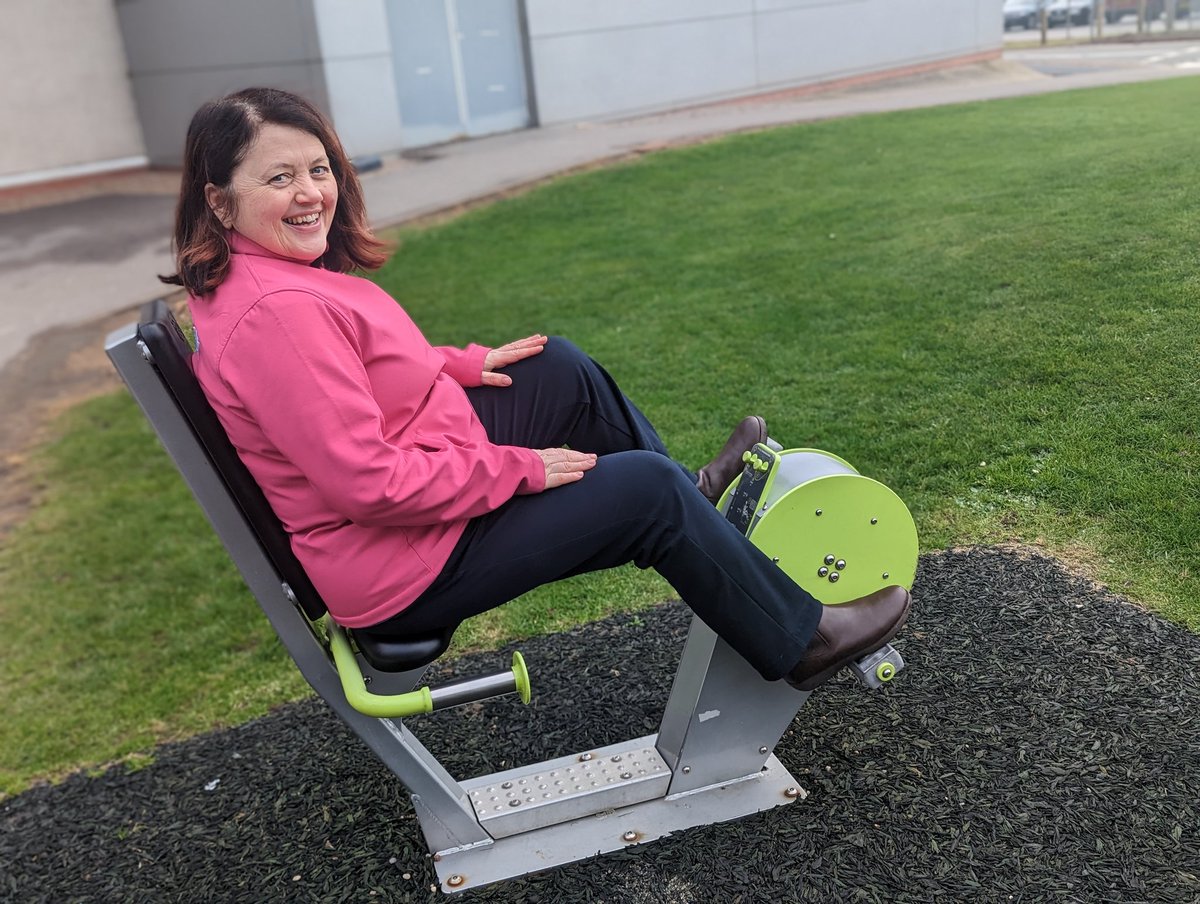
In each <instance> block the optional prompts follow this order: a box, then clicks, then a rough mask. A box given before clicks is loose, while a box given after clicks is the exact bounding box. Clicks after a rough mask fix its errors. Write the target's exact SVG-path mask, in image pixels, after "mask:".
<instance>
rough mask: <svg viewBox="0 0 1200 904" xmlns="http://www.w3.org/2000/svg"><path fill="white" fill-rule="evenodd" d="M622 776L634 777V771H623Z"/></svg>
mask: <svg viewBox="0 0 1200 904" xmlns="http://www.w3.org/2000/svg"><path fill="white" fill-rule="evenodd" d="M621 778H633V773H632V772H622V773H621Z"/></svg>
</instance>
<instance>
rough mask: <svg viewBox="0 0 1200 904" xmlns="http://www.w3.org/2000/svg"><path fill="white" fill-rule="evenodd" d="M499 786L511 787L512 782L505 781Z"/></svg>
mask: <svg viewBox="0 0 1200 904" xmlns="http://www.w3.org/2000/svg"><path fill="white" fill-rule="evenodd" d="M500 787H501V788H511V787H512V782H505V783H504V784H502V785H501V786H500Z"/></svg>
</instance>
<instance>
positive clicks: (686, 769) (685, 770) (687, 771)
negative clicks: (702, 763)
mask: <svg viewBox="0 0 1200 904" xmlns="http://www.w3.org/2000/svg"><path fill="white" fill-rule="evenodd" d="M683 774H684V775H691V774H692V767H691V766H684V767H683Z"/></svg>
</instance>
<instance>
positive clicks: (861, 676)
mask: <svg viewBox="0 0 1200 904" xmlns="http://www.w3.org/2000/svg"><path fill="white" fill-rule="evenodd" d="M903 669H904V657H903V656H901V655H900V651H899V650H897V649H896V648H895V647H893V646H892V645H891V644H890V643H889V644H884V645H883V646H882V647H880V648H879V649H878V650H876V651H875V652H874V653H868V654H867V655H866V656H864V657H862V658H861V659H859V660H856V661H855V662H852V663H851V664H850V671H852V672H853V673H854V677H855V678H857V679H858V680H859V681H861V682H862V683H863V684H865V685H866V686H867V687H869V688H873V689H874V688H881V687H883V686H884V685H885V684H887V682H889V681H891V680H892V679H893V678H895V677H896V676H897V675H899V674H900V672H901V671H903Z"/></svg>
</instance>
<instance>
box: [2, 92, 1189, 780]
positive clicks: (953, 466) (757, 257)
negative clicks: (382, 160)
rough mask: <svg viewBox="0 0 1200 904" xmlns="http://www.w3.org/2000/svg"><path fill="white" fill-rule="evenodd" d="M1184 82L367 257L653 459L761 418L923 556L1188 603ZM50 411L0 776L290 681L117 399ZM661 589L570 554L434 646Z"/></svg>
mask: <svg viewBox="0 0 1200 904" xmlns="http://www.w3.org/2000/svg"><path fill="white" fill-rule="evenodd" d="M1198 100H1200V80H1198V79H1194V78H1189V79H1180V80H1176V81H1169V82H1154V83H1148V84H1143V85H1133V86H1125V87H1119V88H1110V89H1103V90H1095V91H1088V92H1075V93H1069V94H1055V95H1048V96H1044V97H1038V98H1029V99H1020V100H1011V101H997V102H991V103H986V104H975V105H967V106H958V107H949V108H941V109H934V110H927V111H916V112H905V113H899V114H893V115H883V116H868V117H861V118H856V119H849V120H839V121H831V122H824V123H819V124H813V125H804V126H799V127H795V128H788V129H780V130H777V131H772V132H769V133H763V134H757V135H750V136H742V137H736V138H731V139H728V140H722V141H718V142H714V143H711V144H707V145H704V146H700V147H695V148H690V149H686V150H681V151H673V152H669V153H663V154H658V155H654V156H651V157H648V158H644V159H642V160H641V161H639V162H637V163H634V164H629V165H622V166H619V167H616V168H614V169H611V170H607V171H602V172H592V173H588V174H585V175H581V176H577V177H573V178H569V179H563V180H561V181H559V182H555V183H553V184H551V185H548V186H546V187H544V188H541V189H539V190H537V191H534V192H532V193H530V194H528V195H525V196H522V197H518V198H515V199H512V200H508V201H505V202H502V203H498V204H495V205H493V206H491V207H488V208H485V209H482V210H478V211H476V212H474V213H472V214H469V215H467V216H465V217H463V218H461V219H459V220H456V221H454V222H451V223H448V224H445V225H442V226H439V227H437V228H431V229H428V230H410V231H405V232H403V233H401V234H400V239H401V248H400V250H399V252H398V253H397V254H396V255H395V257H394V258H393V260H392V261H391V262H390V263H389V265H388V266H387V267H386V268H385V269H384V270H383V271H382V272H381V273H380V274H379V276H378V279H379V281H380V282H381V283H382V284H383V285H384V286H385V287H386V288H387V289H388V290H389V291H391V292H392V293H393V294H394V295H395V296H396V297H397V298H398V299H399V300H400V301H401V303H402V304H404V305H405V307H406V308H407V309H408V310H409V311H410V312H411V314H412V315H413V317H414V318H415V319H416V320H417V322H418V323H420V324H421V325H422V326H423V327H424V329H425V330H426V333H427V335H428V336H429V337H430V339H432V340H434V341H436V342H439V343H442V342H449V343H463V342H466V341H470V340H478V341H481V342H485V343H493V344H498V343H501V342H504V341H507V340H509V339H512V338H516V337H518V336H523V335H526V334H528V333H530V332H533V331H542V332H547V333H560V334H563V335H567V336H569V337H571V338H572V339H573V340H574V341H576V342H577V343H578V344H579V345H581V346H582V347H583V348H585V349H586V350H588V351H589V352H590V353H592V354H593V355H594V356H595V357H597V358H598V359H599V360H601V361H603V362H604V363H605V364H606V365H607V366H608V367H609V369H610V370H611V371H612V372H613V373H614V375H615V376H616V377H617V378H618V379H619V380H620V382H621V383H622V384H623V386H625V387H626V388H627V390H628V391H629V392H630V394H631V395H632V396H633V397H634V398H635V399H636V400H637V401H638V402H639V404H641V405H642V407H643V408H644V409H645V410H646V411H647V413H648V414H649V415H650V416H651V418H652V419H653V420H654V421H655V423H656V424H658V425H659V426H660V428H661V431H662V433H663V435H664V437H665V439H666V440H667V442H668V445H669V446H670V447H671V448H672V449H673V450H674V451H675V453H676V454H677V455H678V456H679V457H680V458H681V459H683V460H684V461H687V462H690V463H692V464H694V465H698V464H701V463H703V462H704V461H705V460H706V458H707V456H708V455H709V454H710V453H711V452H712V450H713V449H714V448H715V447H716V446H718V445H719V444H720V443H721V442H722V441H723V440H724V438H725V436H726V435H727V432H728V430H729V428H730V427H731V426H732V425H733V424H734V423H735V422H736V421H737V420H738V419H739V418H740V417H742V416H743V415H745V414H747V413H751V412H759V413H762V414H764V415H765V416H766V417H767V419H768V422H769V424H770V425H771V432H772V434H773V435H774V436H775V437H776V438H778V439H780V440H781V441H783V442H784V443H785V444H787V445H796V446H816V447H819V448H824V449H828V450H830V451H832V452H835V453H837V454H839V455H841V456H843V457H844V458H846V459H848V460H849V461H850V462H852V463H853V464H854V465H855V466H856V467H858V469H859V470H860V471H862V472H863V473H864V474H867V475H868V476H872V477H875V478H877V479H879V480H882V481H883V482H885V483H887V484H888V485H890V486H891V487H893V488H894V489H895V490H896V491H897V492H898V493H899V494H900V495H901V496H902V497H903V498H904V499H905V500H906V501H907V502H908V503H909V505H910V507H911V508H912V510H913V513H914V515H915V517H916V519H917V523H918V527H919V530H920V533H921V538H922V548H923V549H927V550H928V549H938V548H942V547H945V546H947V545H956V544H967V543H996V542H1003V541H1015V542H1024V543H1040V544H1042V545H1044V546H1045V547H1046V548H1047V549H1048V550H1049V551H1051V552H1052V553H1054V554H1057V555H1059V556H1061V557H1063V558H1064V559H1066V560H1068V561H1069V562H1071V563H1072V564H1074V565H1078V566H1082V567H1085V568H1086V569H1087V570H1088V571H1089V573H1091V574H1093V575H1094V576H1095V577H1097V578H1098V579H1099V580H1102V581H1104V582H1106V583H1108V584H1109V585H1111V586H1112V587H1114V588H1115V589H1117V590H1119V591H1121V592H1123V593H1126V594H1128V595H1129V596H1131V597H1132V598H1134V599H1136V600H1138V601H1141V602H1143V603H1145V604H1146V605H1149V606H1152V607H1154V608H1155V609H1157V610H1159V611H1161V612H1162V613H1163V614H1164V615H1165V616H1166V617H1168V618H1171V619H1174V620H1177V621H1181V622H1184V623H1186V624H1188V625H1189V626H1191V627H1192V628H1193V629H1197V628H1200V603H1198V602H1197V600H1198V599H1200V580H1198V579H1200V560H1198V557H1200V553H1198V550H1200V543H1198V542H1197V541H1198V536H1197V535H1198V532H1200V478H1198V475H1197V467H1198V465H1200V443H1198V441H1197V428H1196V416H1197V413H1198V412H1200V405H1198V404H1197V403H1198V399H1200V391H1198V379H1200V378H1198V377H1197V376H1196V373H1197V366H1196V353H1195V349H1196V341H1197V339H1196V337H1197V335H1200V323H1198V315H1197V313H1196V300H1197V297H1198V276H1197V267H1196V254H1197V240H1196V235H1197V232H1196V226H1197V215H1198V214H1200V203H1198V201H1197V196H1198V193H1200V171H1198V170H1197V168H1196V167H1195V166H1194V165H1193V164H1192V163H1191V159H1192V157H1191V150H1192V146H1193V142H1194V138H1195V126H1194V123H1193V122H1192V119H1191V116H1190V115H1189V113H1188V111H1190V110H1192V109H1194V107H1195V104H1196V103H1197V101H1198ZM58 432H59V436H60V438H59V439H58V440H57V441H55V442H54V443H52V444H51V445H49V446H48V447H46V448H44V449H43V450H41V452H40V453H39V455H38V459H37V461H38V468H39V472H40V475H41V479H42V480H43V481H44V483H45V486H46V487H47V490H46V494H45V498H44V500H43V502H42V503H41V504H40V505H39V507H38V508H37V510H36V511H35V512H33V513H32V515H31V517H30V518H29V519H28V521H27V523H25V524H24V525H23V526H22V527H21V528H20V529H19V530H17V531H16V532H15V533H14V534H12V535H11V536H10V537H9V538H8V542H7V543H6V545H5V547H4V548H3V550H2V551H0V581H2V582H3V587H4V592H3V597H2V599H0V632H2V634H3V637H4V650H5V652H4V656H3V660H2V663H0V691H2V693H0V699H2V701H3V702H2V703H0V713H2V718H0V793H12V792H15V791H18V790H19V789H21V788H22V787H25V786H26V785H27V784H28V782H29V781H30V780H31V779H34V778H37V777H42V776H48V775H54V774H58V773H61V772H62V771H64V770H68V769H71V768H73V767H78V766H80V765H90V764H97V763H102V762H105V761H109V760H112V759H115V758H120V757H130V762H131V765H134V766H136V764H137V763H139V762H142V761H144V760H143V759H140V758H139V754H138V753H137V752H138V751H145V750H146V749H147V748H149V747H150V746H151V745H153V744H154V743H155V742H157V741H160V740H162V739H167V738H174V737H179V736H183V735H186V734H188V733H192V732H195V731H198V730H203V729H206V728H209V727H212V726H214V725H222V724H230V723H236V722H240V721H244V720H246V719H248V718H250V717H252V716H254V715H257V714H260V713H262V712H264V711H266V710H268V709H269V708H270V707H271V706H273V705H276V704H278V703H280V702H283V701H286V700H290V699H294V698H296V697H298V696H301V695H303V694H305V693H307V688H306V686H305V685H304V684H303V682H302V679H300V677H299V676H298V674H297V673H296V671H295V669H294V668H292V666H291V665H290V661H289V660H288V659H287V657H286V656H285V655H284V654H283V652H282V651H281V649H280V647H279V645H278V643H277V642H276V640H275V638H274V635H273V634H272V632H271V630H270V628H269V627H268V625H267V623H266V621H265V619H263V618H262V617H261V615H260V614H259V612H258V610H257V607H256V605H255V604H254V602H253V600H252V599H251V598H250V597H249V594H248V592H247V591H246V590H245V589H244V587H243V586H242V584H241V582H240V579H239V578H238V577H237V576H236V574H235V573H234V572H233V570H232V567H231V565H230V564H229V562H228V560H227V558H226V557H225V555H224V553H223V551H222V550H221V548H220V547H219V545H218V543H217V541H216V539H215V538H214V537H213V535H212V533H211V531H210V530H209V529H208V528H207V526H206V525H205V523H204V522H203V519H202V516H201V515H200V513H199V511H198V510H197V508H196V506H195V504H194V503H193V502H192V501H191V498H190V496H189V495H188V493H187V491H186V489H184V487H183V485H182V483H181V481H180V480H179V478H178V477H177V476H176V474H175V472H174V470H173V469H172V467H171V465H170V464H169V462H168V460H167V459H166V456H165V455H164V453H162V452H161V451H160V450H159V448H158V446H157V444H156V442H155V441H154V439H153V437H152V435H151V433H150V431H149V428H148V427H147V426H146V425H145V424H144V422H143V420H142V418H141V416H140V414H138V413H137V412H136V410H135V409H134V406H133V404H132V402H131V401H130V400H129V399H128V398H127V397H126V396H125V395H124V394H116V395H112V396H109V397H105V398H100V399H97V400H95V401H93V402H90V403H87V404H85V405H83V406H81V407H79V408H77V409H75V410H73V411H72V412H70V413H69V414H68V415H67V416H66V417H65V418H64V419H63V420H62V422H61V424H60V425H59V431H58ZM670 595H671V594H670V588H669V587H667V586H666V585H665V584H663V583H662V582H660V581H659V579H658V578H656V577H655V576H654V575H646V574H642V573H640V572H637V571H636V570H634V569H625V570H621V571H618V572H612V573H608V574H604V575H598V576H590V577H589V578H587V579H582V580H578V581H573V582H567V583H565V584H560V585H556V586H554V587H551V588H544V589H543V590H542V591H539V592H538V593H535V594H532V595H531V596H530V597H527V598H524V599H522V600H520V601H517V602H516V603H514V604H511V605H509V606H507V607H505V608H503V609H501V610H499V611H497V612H495V613H492V614H491V615H489V616H486V617H484V618H481V619H479V620H476V621H475V622H472V623H470V624H468V625H466V626H464V628H463V630H462V631H461V632H460V643H461V644H462V645H464V646H483V645H487V644H493V643H499V642H501V641H504V640H507V639H510V638H512V637H514V636H520V635H522V634H529V633H536V632H544V631H551V630H555V629H558V628H561V627H564V626H567V625H571V624H574V623H576V622H578V621H581V620H585V619H591V618H595V617H598V616H600V615H603V614H605V613H607V612H611V611H613V610H617V609H630V608H633V607H637V606H643V605H648V604H650V603H652V602H654V601H657V600H661V599H664V598H667V597H669V596H670ZM967 602H968V603H969V601H967ZM919 604H920V603H919V601H918V603H917V605H918V606H919ZM536 679H537V676H536V675H534V681H535V682H536Z"/></svg>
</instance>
